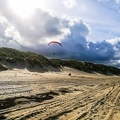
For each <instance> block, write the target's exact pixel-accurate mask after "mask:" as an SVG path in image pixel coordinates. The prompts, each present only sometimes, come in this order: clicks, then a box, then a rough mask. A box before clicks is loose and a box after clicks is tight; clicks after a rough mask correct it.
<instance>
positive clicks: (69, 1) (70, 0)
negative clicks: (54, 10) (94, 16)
mask: <svg viewBox="0 0 120 120" xmlns="http://www.w3.org/2000/svg"><path fill="white" fill-rule="evenodd" d="M63 3H64V5H65V6H66V7H67V8H73V7H74V6H76V5H77V3H76V0H63Z"/></svg>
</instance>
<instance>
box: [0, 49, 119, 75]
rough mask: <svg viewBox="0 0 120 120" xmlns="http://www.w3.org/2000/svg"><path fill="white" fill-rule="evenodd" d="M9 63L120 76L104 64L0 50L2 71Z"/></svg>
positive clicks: (117, 70) (12, 50) (14, 50)
mask: <svg viewBox="0 0 120 120" xmlns="http://www.w3.org/2000/svg"><path fill="white" fill-rule="evenodd" d="M1 63H2V64H1ZM7 63H9V64H14V65H17V64H21V65H24V67H30V68H34V67H35V66H37V67H39V68H44V67H46V68H47V67H48V66H53V67H55V68H60V67H64V66H67V67H71V68H75V69H78V70H81V71H85V72H88V73H94V72H97V73H101V74H106V75H120V69H118V68H115V67H111V66H106V65H103V64H94V63H90V62H80V61H74V60H59V59H47V58H46V57H44V56H42V55H40V54H36V53H33V52H30V51H27V52H22V51H19V50H16V49H12V48H5V47H3V48H0V70H7V67H5V66H4V65H3V64H5V65H6V66H7Z"/></svg>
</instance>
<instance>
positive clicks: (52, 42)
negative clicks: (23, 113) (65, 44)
mask: <svg viewBox="0 0 120 120" xmlns="http://www.w3.org/2000/svg"><path fill="white" fill-rule="evenodd" d="M54 43H55V44H59V45H60V46H61V47H62V44H61V43H60V42H57V41H51V42H49V43H48V45H50V44H54Z"/></svg>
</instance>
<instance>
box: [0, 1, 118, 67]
mask: <svg viewBox="0 0 120 120" xmlns="http://www.w3.org/2000/svg"><path fill="white" fill-rule="evenodd" d="M7 2H8V1H7V0H1V2H0V13H1V16H0V46H6V47H13V48H18V49H21V50H23V49H24V50H32V51H35V52H38V53H40V54H43V55H45V56H47V57H50V58H62V59H75V60H83V61H91V62H99V63H105V64H108V63H109V64H110V65H120V64H119V59H120V54H119V51H120V38H115V39H109V40H103V41H101V42H98V41H97V42H92V41H91V42H90V41H88V40H87V37H88V35H89V34H90V33H91V29H90V27H89V25H87V24H86V23H85V22H84V21H82V20H81V19H77V18H60V17H56V16H53V15H51V14H49V13H48V12H45V11H42V10H41V9H35V11H34V12H33V14H32V15H31V16H29V17H28V18H21V17H20V16H18V15H16V14H15V13H14V11H12V10H11V8H10V7H9V5H8V4H7ZM52 40H54V41H59V42H61V44H62V47H61V46H59V45H56V44H55V45H50V46H48V43H49V42H50V41H52ZM53 53H55V54H54V55H53Z"/></svg>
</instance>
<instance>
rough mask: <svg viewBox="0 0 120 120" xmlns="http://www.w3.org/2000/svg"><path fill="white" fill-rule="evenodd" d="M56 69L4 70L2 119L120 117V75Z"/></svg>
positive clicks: (115, 119) (0, 76)
mask: <svg viewBox="0 0 120 120" xmlns="http://www.w3.org/2000/svg"><path fill="white" fill-rule="evenodd" d="M50 69H52V68H50ZM53 71H54V72H45V73H38V72H29V71H28V70H27V69H13V70H8V71H2V72H0V120H2V119H3V120H120V77H119V76H105V75H100V74H97V73H96V74H88V73H85V72H82V71H78V70H75V69H72V68H68V67H66V68H63V69H61V72H59V71H58V72H55V70H53ZM69 73H71V76H69V75H68V74H69Z"/></svg>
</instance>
